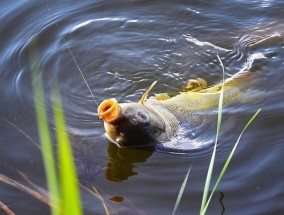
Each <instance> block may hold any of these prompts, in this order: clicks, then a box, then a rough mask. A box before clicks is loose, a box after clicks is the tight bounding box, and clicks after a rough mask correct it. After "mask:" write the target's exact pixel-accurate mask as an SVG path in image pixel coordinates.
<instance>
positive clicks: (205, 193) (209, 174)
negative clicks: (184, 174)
mask: <svg viewBox="0 0 284 215" xmlns="http://www.w3.org/2000/svg"><path fill="white" fill-rule="evenodd" d="M217 57H218V60H219V62H220V64H221V66H222V73H223V81H222V88H221V91H220V97H219V104H218V119H217V131H216V139H215V144H214V148H213V152H212V156H211V160H210V164H209V168H208V172H207V176H206V181H205V185H204V191H203V196H202V203H201V208H200V214H201V213H202V211H203V210H204V208H205V205H206V202H207V196H208V193H209V187H210V183H211V177H212V172H213V167H214V163H215V157H216V150H217V143H218V137H219V133H220V128H221V121H222V111H223V97H224V81H225V69H224V66H223V63H222V61H221V59H220V57H219V56H218V55H217Z"/></svg>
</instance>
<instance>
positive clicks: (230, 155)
mask: <svg viewBox="0 0 284 215" xmlns="http://www.w3.org/2000/svg"><path fill="white" fill-rule="evenodd" d="M260 111H261V108H260V109H258V111H257V112H256V113H255V114H254V115H253V116H252V117H251V119H250V120H249V121H248V123H247V124H246V125H245V127H244V128H243V130H242V132H241V134H240V136H239V137H238V139H237V141H236V143H235V145H234V147H233V149H232V151H231V153H230V154H229V156H228V158H227V160H226V162H225V164H224V166H223V168H222V171H221V172H220V174H219V176H218V179H217V181H216V183H215V185H214V188H213V190H212V192H211V195H210V197H209V198H208V201H207V203H206V205H205V207H204V209H203V211H202V214H205V212H206V210H207V208H208V205H209V203H210V200H211V198H212V196H213V194H214V192H215V190H216V188H217V187H218V185H219V184H220V182H221V180H222V178H223V176H224V174H225V172H226V170H227V168H228V166H229V164H230V162H231V160H232V157H233V155H234V153H235V151H236V148H237V146H238V144H239V142H240V139H241V137H242V136H243V134H244V132H245V131H246V129H247V128H248V127H249V125H250V124H251V123H252V122H253V121H254V120H255V118H256V117H257V115H258V114H259V112H260Z"/></svg>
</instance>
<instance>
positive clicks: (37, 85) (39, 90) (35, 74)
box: [29, 43, 60, 215]
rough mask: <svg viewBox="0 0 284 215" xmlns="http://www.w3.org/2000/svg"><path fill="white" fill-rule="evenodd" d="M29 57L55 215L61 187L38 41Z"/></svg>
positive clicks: (41, 140) (52, 208)
mask: <svg viewBox="0 0 284 215" xmlns="http://www.w3.org/2000/svg"><path fill="white" fill-rule="evenodd" d="M29 57H30V63H31V73H32V87H33V93H34V104H35V111H36V119H37V125H38V132H39V138H40V142H41V146H42V156H43V163H44V167H45V174H46V178H47V186H48V189H49V191H50V201H51V204H52V207H51V213H52V214H53V215H59V214H60V211H59V189H58V183H57V175H56V165H55V161H54V160H55V159H54V153H53V148H52V142H51V139H50V135H49V126H48V120H47V114H46V107H45V102H44V92H43V86H42V78H41V75H40V66H39V60H38V57H37V46H36V43H33V44H32V45H31V48H30V50H29Z"/></svg>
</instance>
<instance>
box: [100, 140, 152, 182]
mask: <svg viewBox="0 0 284 215" xmlns="http://www.w3.org/2000/svg"><path fill="white" fill-rule="evenodd" d="M107 152H108V156H109V159H108V162H107V168H106V171H105V177H106V179H108V180H110V181H117V182H121V181H124V180H127V179H128V178H129V177H131V176H134V175H137V174H138V172H136V171H135V170H134V169H135V164H136V163H142V162H146V160H147V158H149V157H150V156H151V155H152V154H153V150H141V149H129V148H119V147H118V146H117V145H115V144H114V143H112V142H109V143H108V145H107Z"/></svg>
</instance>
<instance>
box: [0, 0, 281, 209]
mask: <svg viewBox="0 0 284 215" xmlns="http://www.w3.org/2000/svg"><path fill="white" fill-rule="evenodd" d="M283 11H284V2H283V1H280V0H278V1H277V0H275V1H272V0H271V1H269V0H267V1H264V0H263V1H241V0H240V1H238V0H235V1H221V0H219V1H187V2H186V1H82V2H79V1H71V0H69V1H68V0H66V1H44V0H43V1H1V3H0V18H1V22H0V34H1V41H0V65H1V69H0V88H1V90H0V136H1V140H0V143H1V150H0V173H2V174H5V175H7V176H8V177H10V178H12V179H14V180H16V181H18V182H20V183H22V184H24V185H26V186H29V187H31V185H29V184H28V182H27V181H26V180H24V179H23V177H21V176H20V174H19V171H20V172H22V173H24V174H25V175H26V176H27V177H28V178H29V179H30V180H31V181H33V182H34V183H36V184H38V185H39V186H42V187H46V184H45V175H44V169H43V164H42V158H41V152H40V150H39V148H38V145H37V144H35V143H33V142H32V140H31V139H30V138H32V139H33V140H34V141H35V142H39V140H38V134H37V125H36V120H35V111H34V102H33V93H32V87H31V86H32V85H31V83H32V82H31V71H30V63H33V61H34V60H35V59H29V54H28V50H29V47H30V46H31V44H32V41H35V40H36V41H37V44H38V50H39V51H38V58H39V62H40V66H41V73H42V77H43V79H44V88H45V92H46V104H47V107H48V116H49V122H50V128H51V131H52V133H53V134H54V133H55V131H54V129H53V127H54V126H53V124H54V123H53V118H52V111H51V104H52V103H51V99H50V89H51V88H52V87H53V83H54V82H55V81H57V82H58V84H59V86H60V90H61V93H62V99H63V102H64V112H65V115H66V121H67V124H68V130H69V132H70V134H71V135H72V137H73V138H72V140H73V145H74V154H75V157H76V161H77V166H78V172H79V176H80V180H81V182H82V183H83V184H85V185H86V186H87V187H91V186H95V187H96V188H97V190H98V191H99V192H100V193H101V195H102V197H103V198H104V199H105V201H106V203H107V205H108V207H109V208H110V210H111V213H112V214H146V215H148V214H151V215H152V214H153V215H154V214H155V215H156V214H161V215H164V214H171V212H172V210H173V208H174V203H175V200H176V198H177V195H178V191H179V188H180V186H181V184H182V181H183V179H184V177H185V174H186V172H187V170H188V168H189V166H190V165H191V164H192V171H191V173H190V176H189V182H188V184H187V187H186V189H185V193H184V196H183V198H182V201H181V205H180V207H179V209H178V211H177V212H178V213H177V214H198V213H199V209H200V205H201V197H202V192H203V187H204V181H205V176H206V172H207V169H208V164H209V160H210V153H211V149H204V150H202V151H199V152H196V153H188V154H187V155H178V154H175V155H174V154H168V153H161V152H151V151H145V150H135V149H120V148H118V147H117V146H116V145H114V144H112V143H109V142H108V140H107V139H106V137H105V135H104V129H103V123H102V122H101V121H100V120H99V119H98V116H97V113H96V112H97V111H96V110H97V105H96V104H95V103H94V100H93V98H92V95H91V94H90V92H89V91H88V88H87V87H86V84H85V82H84V80H83V79H82V77H81V75H80V72H79V70H78V68H77V65H76V63H75V62H74V59H73V58H72V55H73V56H74V58H75V59H76V62H77V64H78V66H79V68H80V69H81V71H82V72H83V74H84V76H85V78H86V79H87V81H88V83H89V85H90V89H91V90H92V92H93V94H94V96H95V98H96V101H97V103H100V102H101V101H103V100H104V99H106V98H109V97H115V98H117V99H118V101H120V102H126V101H138V100H139V99H140V97H141V95H142V93H143V92H144V91H145V89H147V88H148V87H149V86H150V84H151V83H152V82H153V81H154V80H158V84H157V86H156V87H155V89H154V91H155V92H156V93H158V92H167V93H169V94H175V93H178V92H179V91H181V90H182V89H183V87H184V86H185V84H186V82H187V80H188V79H190V78H196V77H202V78H204V79H206V80H207V81H208V82H209V83H210V84H214V83H217V82H218V81H220V79H221V77H222V74H221V68H220V65H219V62H218V60H217V54H219V56H220V57H221V58H222V60H223V63H224V65H225V67H226V72H227V73H228V74H227V75H228V76H229V75H232V74H235V73H236V72H238V71H240V70H241V69H251V70H253V71H259V75H258V76H257V77H256V78H255V80H253V81H252V83H251V87H250V89H249V90H248V91H247V92H246V95H244V96H245V97H248V98H256V99H255V101H254V102H244V103H241V104H231V105H229V106H227V107H226V108H225V109H224V112H225V115H226V117H230V119H231V120H230V122H231V123H230V124H229V125H228V124H227V125H226V124H224V126H223V129H222V130H223V131H226V132H223V134H222V135H221V141H220V145H219V147H218V153H217V160H216V167H215V169H214V171H215V174H214V175H213V180H215V179H216V177H217V172H218V171H219V170H220V168H221V167H222V164H223V163H224V160H225V159H226V157H227V156H228V154H229V152H230V150H231V148H232V147H233V144H234V142H235V141H236V139H237V137H238V135H239V133H240V131H241V129H242V128H243V126H244V125H245V123H246V121H247V120H248V119H249V117H250V116H252V115H253V113H254V112H255V111H256V110H257V109H258V108H260V107H262V112H261V114H260V115H259V117H258V118H257V120H256V121H255V122H254V123H253V125H252V126H251V127H250V128H249V130H248V131H247V132H246V134H245V135H244V137H243V139H242V141H241V143H240V145H239V147H238V149H237V151H236V154H235V156H234V159H233V161H232V163H231V166H230V167H229V169H228V172H227V173H226V174H225V177H224V179H223V181H222V182H221V184H220V186H219V188H218V191H217V192H216V194H215V195H214V197H213V199H212V203H211V205H210V207H209V211H208V214H284V203H283V202H284V168H283V166H282V165H283V163H284V142H283V141H284V132H283V131H284V93H283V92H284V84H283V83H284V63H283V62H284V24H283V23H284V13H283ZM69 49H70V50H71V52H72V55H71V53H70V50H69ZM11 123H12V124H11ZM212 138H213V139H214V138H215V137H214V136H212ZM82 199H83V206H84V211H85V214H105V212H104V209H103V207H102V205H101V203H100V201H99V200H98V199H97V198H95V197H92V196H91V195H89V194H88V193H87V192H85V191H82ZM0 201H1V202H4V203H5V204H6V205H8V206H9V207H10V208H11V209H12V210H13V211H14V212H15V213H16V214H39V213H40V214H42V215H43V214H49V213H50V211H49V208H48V207H47V206H46V205H44V204H42V203H41V202H39V201H37V200H35V199H34V198H32V197H31V196H29V195H27V194H25V193H23V192H22V191H19V190H17V189H15V188H13V187H10V186H8V185H6V184H4V183H2V182H1V183H0ZM3 213H4V212H3V211H1V209H0V214H3Z"/></svg>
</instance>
